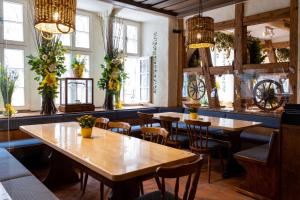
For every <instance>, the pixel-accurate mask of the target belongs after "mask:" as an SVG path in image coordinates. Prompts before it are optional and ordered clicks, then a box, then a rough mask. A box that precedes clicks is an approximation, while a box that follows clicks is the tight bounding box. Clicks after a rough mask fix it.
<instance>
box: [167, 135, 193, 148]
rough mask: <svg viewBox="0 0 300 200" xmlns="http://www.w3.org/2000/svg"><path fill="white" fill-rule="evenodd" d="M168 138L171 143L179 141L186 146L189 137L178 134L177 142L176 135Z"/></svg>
mask: <svg viewBox="0 0 300 200" xmlns="http://www.w3.org/2000/svg"><path fill="white" fill-rule="evenodd" d="M170 138H171V140H173V141H179V142H180V143H181V144H182V145H183V146H188V144H189V136H187V135H181V134H178V135H177V140H176V135H172V136H171V137H170Z"/></svg>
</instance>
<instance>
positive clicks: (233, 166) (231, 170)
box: [223, 131, 243, 178]
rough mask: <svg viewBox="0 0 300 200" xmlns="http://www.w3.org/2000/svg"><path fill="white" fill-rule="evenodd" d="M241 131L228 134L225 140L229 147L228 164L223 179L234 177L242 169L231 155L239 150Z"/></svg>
mask: <svg viewBox="0 0 300 200" xmlns="http://www.w3.org/2000/svg"><path fill="white" fill-rule="evenodd" d="M240 136H241V131H236V132H230V133H228V136H227V137H226V139H227V140H228V141H229V142H230V144H231V147H230V149H229V153H228V162H227V164H226V166H225V171H224V173H223V178H230V177H232V176H234V175H237V174H240V173H241V172H242V171H243V168H242V166H241V165H240V164H238V162H237V161H236V160H235V159H234V157H233V154H235V153H236V152H238V151H240V150H241V137H240Z"/></svg>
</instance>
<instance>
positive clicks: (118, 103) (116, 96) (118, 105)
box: [115, 90, 123, 109]
mask: <svg viewBox="0 0 300 200" xmlns="http://www.w3.org/2000/svg"><path fill="white" fill-rule="evenodd" d="M120 95H121V91H120V90H119V91H118V92H116V94H115V107H116V109H120V108H123V105H122V103H121V100H120Z"/></svg>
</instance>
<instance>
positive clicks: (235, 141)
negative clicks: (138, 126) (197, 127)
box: [153, 112, 262, 178]
mask: <svg viewBox="0 0 300 200" xmlns="http://www.w3.org/2000/svg"><path fill="white" fill-rule="evenodd" d="M160 116H168V117H175V118H179V123H184V121H185V120H198V121H204V122H210V123H211V126H210V127H212V128H216V129H220V130H223V133H224V134H223V136H224V137H222V139H224V140H226V141H228V142H230V148H229V150H230V152H229V158H228V162H227V164H226V167H225V172H224V174H223V177H224V178H228V177H231V176H232V175H235V174H237V173H239V172H240V171H241V166H240V165H239V164H238V163H237V162H236V160H235V159H234V158H233V154H234V153H236V152H238V151H240V150H241V137H240V136H241V133H242V131H243V130H244V129H246V128H250V127H256V126H261V125H262V123H261V122H253V121H245V120H237V119H228V118H221V117H210V116H203V115H198V118H197V119H191V118H190V115H189V114H186V113H177V112H164V113H154V115H153V119H155V120H159V118H160Z"/></svg>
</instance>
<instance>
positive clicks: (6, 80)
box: [0, 64, 18, 116]
mask: <svg viewBox="0 0 300 200" xmlns="http://www.w3.org/2000/svg"><path fill="white" fill-rule="evenodd" d="M17 80H18V74H17V73H16V72H15V71H8V70H7V69H6V68H5V67H4V66H3V65H2V64H0V90H1V96H2V99H3V104H4V108H5V111H4V114H5V115H7V116H11V115H12V114H15V113H16V110H15V109H14V107H13V106H12V104H11V101H12V95H13V93H14V89H15V86H16V82H17Z"/></svg>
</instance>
